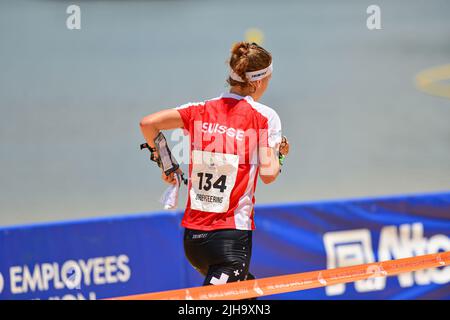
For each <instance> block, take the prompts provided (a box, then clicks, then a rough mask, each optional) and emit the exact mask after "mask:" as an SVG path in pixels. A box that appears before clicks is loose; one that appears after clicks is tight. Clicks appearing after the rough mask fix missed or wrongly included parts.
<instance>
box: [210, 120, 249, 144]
mask: <svg viewBox="0 0 450 320" xmlns="http://www.w3.org/2000/svg"><path fill="white" fill-rule="evenodd" d="M202 132H203V133H216V132H217V133H219V134H224V133H226V134H227V136H229V137H231V138H234V137H236V140H239V141H242V139H244V134H245V131H244V130H241V129H235V128H229V127H227V126H224V125H220V124H218V123H209V122H203V124H202Z"/></svg>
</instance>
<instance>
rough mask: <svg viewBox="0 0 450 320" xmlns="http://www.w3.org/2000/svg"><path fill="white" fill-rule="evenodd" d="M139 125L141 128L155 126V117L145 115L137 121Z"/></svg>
mask: <svg viewBox="0 0 450 320" xmlns="http://www.w3.org/2000/svg"><path fill="white" fill-rule="evenodd" d="M139 126H140V127H141V129H144V128H148V127H155V126H156V122H155V118H154V117H153V115H152V114H150V115H148V116H145V117H143V118H142V119H141V121H140V122H139Z"/></svg>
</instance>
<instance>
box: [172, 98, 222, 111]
mask: <svg viewBox="0 0 450 320" xmlns="http://www.w3.org/2000/svg"><path fill="white" fill-rule="evenodd" d="M220 98H221V97H216V98H210V99H206V100H203V101H198V102H188V103H184V104H182V105H180V106H178V107H175V109H186V108H190V107H198V106H205V105H206V104H207V103H208V102H210V101H215V100H219V99H220Z"/></svg>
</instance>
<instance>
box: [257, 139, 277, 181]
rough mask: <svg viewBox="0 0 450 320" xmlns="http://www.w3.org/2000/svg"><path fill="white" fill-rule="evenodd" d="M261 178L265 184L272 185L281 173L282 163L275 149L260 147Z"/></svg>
mask: <svg viewBox="0 0 450 320" xmlns="http://www.w3.org/2000/svg"><path fill="white" fill-rule="evenodd" d="M258 156H259V177H260V178H261V180H262V181H263V182H264V183H265V184H268V183H272V182H274V181H275V179H276V178H277V177H278V174H279V173H280V162H279V160H278V153H277V152H276V149H275V148H270V147H260V148H259V152H258Z"/></svg>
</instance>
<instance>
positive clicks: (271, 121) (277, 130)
mask: <svg viewBox="0 0 450 320" xmlns="http://www.w3.org/2000/svg"><path fill="white" fill-rule="evenodd" d="M245 100H246V101H247V102H248V103H249V104H250V105H251V106H252V107H253V109H255V110H256V111H258V112H259V113H260V114H262V115H263V116H264V117H265V118H267V123H268V144H269V147H271V148H273V147H275V146H276V145H277V144H278V143H281V138H282V134H281V120H280V117H279V116H278V114H277V113H276V111H275V110H273V109H272V108H270V107H268V106H266V105H263V104H262V103H259V102H256V101H255V100H253V98H252V97H250V96H247V97H245Z"/></svg>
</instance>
